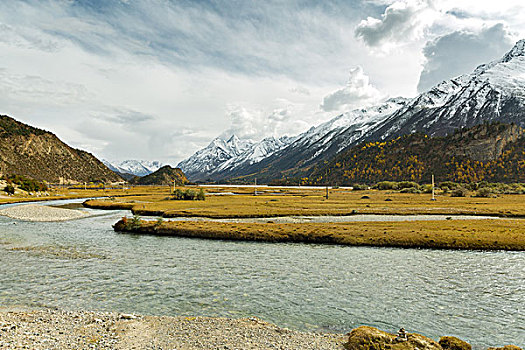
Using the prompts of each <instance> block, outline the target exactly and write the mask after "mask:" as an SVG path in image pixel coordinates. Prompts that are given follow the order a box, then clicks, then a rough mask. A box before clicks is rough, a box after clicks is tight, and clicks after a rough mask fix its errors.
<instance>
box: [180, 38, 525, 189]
mask: <svg viewBox="0 0 525 350" xmlns="http://www.w3.org/2000/svg"><path fill="white" fill-rule="evenodd" d="M524 107H525V40H520V41H518V42H517V43H516V45H515V46H514V47H513V48H512V49H511V50H510V51H509V52H508V53H506V54H505V55H504V56H503V57H502V58H501V59H498V60H495V61H493V62H490V63H487V64H483V65H480V66H479V67H477V68H476V69H475V70H474V71H473V72H472V73H470V74H465V75H462V76H459V77H456V78H454V79H450V80H447V81H443V82H442V83H440V84H438V85H436V86H434V87H433V88H431V89H430V90H428V91H426V92H423V93H421V94H420V95H418V96H416V97H414V98H411V99H404V98H393V99H389V100H387V101H384V102H383V103H381V104H379V105H377V106H374V107H371V108H366V109H357V110H353V111H348V112H345V113H342V114H340V115H338V116H336V117H335V118H333V119H332V120H330V121H328V122H326V123H323V124H321V125H319V126H317V127H312V128H311V129H310V130H308V131H306V132H304V133H302V134H300V135H298V136H295V137H290V138H283V139H274V140H279V142H275V141H274V142H268V143H269V146H268V148H264V149H265V150H266V151H265V152H263V153H260V154H259V157H250V156H249V155H248V153H250V152H251V150H253V149H254V147H255V145H257V144H259V143H254V142H252V141H242V140H239V139H238V138H237V137H235V136H232V138H231V139H229V140H228V141H225V140H222V139H220V138H217V139H215V140H213V141H212V143H210V145H208V146H207V147H205V148H204V149H201V150H199V151H197V152H196V153H195V154H194V155H192V156H191V157H189V158H188V159H186V160H184V161H182V162H180V163H179V165H178V166H179V167H180V168H182V170H183V171H184V172H185V173H186V174H187V176H188V178H189V179H190V180H192V181H204V180H214V181H236V182H243V181H252V180H253V178H254V177H257V179H260V181H266V182H269V181H271V180H275V179H286V178H297V177H303V176H308V175H309V174H310V173H311V172H312V171H313V169H314V167H316V166H317V167H318V168H319V167H320V166H319V165H320V164H324V162H328V161H330V160H331V159H332V158H333V157H334V156H335V155H337V154H339V153H341V152H342V151H344V150H348V149H350V148H352V147H355V146H356V145H359V144H362V143H366V142H378V141H387V140H391V139H395V138H396V137H399V136H402V135H406V134H413V133H423V134H426V135H428V136H430V137H436V136H445V135H447V134H450V133H453V132H454V131H455V130H457V129H461V128H470V127H473V126H476V125H479V124H483V123H487V122H488V123H492V122H502V123H508V124H510V123H514V124H516V125H517V126H520V127H523V126H525V108H524ZM232 139H233V140H232ZM265 140H267V139H265ZM265 140H262V141H261V143H266V142H267V141H265ZM234 145H237V146H236V147H233V146H234ZM241 145H242V146H241Z"/></svg>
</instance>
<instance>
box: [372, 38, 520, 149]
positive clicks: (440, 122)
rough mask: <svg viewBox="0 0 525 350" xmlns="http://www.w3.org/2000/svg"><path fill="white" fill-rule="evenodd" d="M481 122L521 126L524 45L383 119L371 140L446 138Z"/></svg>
mask: <svg viewBox="0 0 525 350" xmlns="http://www.w3.org/2000/svg"><path fill="white" fill-rule="evenodd" d="M484 122H502V123H516V124H517V125H520V126H525V40H520V41H518V43H517V44H516V45H515V46H514V47H513V48H512V50H510V51H509V52H508V53H507V54H505V55H504V56H503V58H501V59H499V60H496V61H493V62H491V63H488V64H484V65H481V66H479V67H478V68H476V69H475V70H474V72H473V73H471V74H470V75H463V76H460V77H458V78H455V79H452V80H449V81H445V82H443V83H441V84H439V85H437V86H435V87H434V88H432V89H431V90H430V91H428V92H425V93H423V94H421V95H419V96H418V97H416V98H415V99H413V100H412V101H410V103H408V104H407V105H406V106H405V107H404V108H402V109H400V110H399V111H397V112H396V113H394V114H392V115H391V116H390V117H388V118H387V119H386V120H385V122H384V123H383V124H382V125H381V126H380V127H379V128H377V129H376V130H374V131H373V133H372V134H371V136H370V139H372V140H387V139H389V138H392V137H397V136H400V135H404V134H408V133H412V132H416V131H420V132H425V133H427V134H429V135H432V136H434V135H446V134H448V133H450V132H452V131H454V130H455V129H458V128H462V127H467V128H468V127H472V126H474V125H478V124H482V123H484Z"/></svg>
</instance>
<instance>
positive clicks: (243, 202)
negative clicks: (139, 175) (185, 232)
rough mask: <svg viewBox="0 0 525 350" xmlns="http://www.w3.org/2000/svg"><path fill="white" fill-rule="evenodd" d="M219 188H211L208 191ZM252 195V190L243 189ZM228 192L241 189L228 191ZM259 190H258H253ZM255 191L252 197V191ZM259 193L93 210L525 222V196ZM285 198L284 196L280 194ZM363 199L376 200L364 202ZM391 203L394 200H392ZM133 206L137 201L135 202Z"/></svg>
mask: <svg viewBox="0 0 525 350" xmlns="http://www.w3.org/2000/svg"><path fill="white" fill-rule="evenodd" d="M218 190H219V189H206V191H207V192H211V191H218ZM242 190H243V191H245V192H246V191H247V189H242ZM222 191H224V192H229V191H235V192H237V191H236V190H235V189H233V190H232V189H229V188H227V189H222ZM251 191H253V190H251ZM251 191H250V192H251ZM268 191H271V192H272V193H264V194H261V195H258V196H254V195H253V194H244V195H225V196H211V195H208V196H207V197H206V201H175V200H166V196H167V194H150V195H146V196H140V197H134V196H131V197H125V198H116V199H114V200H92V201H89V202H88V206H90V207H93V208H108V209H115V208H119V207H120V208H122V209H129V208H130V207H131V208H132V211H133V213H134V214H137V215H162V216H164V217H167V218H169V217H195V216H204V217H210V218H242V217H275V216H287V215H351V214H355V213H361V214H423V215H424V214H444V215H460V214H464V215H494V216H507V217H525V196H523V195H501V196H499V197H497V198H474V197H449V196H445V195H441V196H438V197H437V201H431V200H430V195H429V194H408V193H397V192H389V191H376V190H369V191H349V190H342V189H340V190H331V192H330V195H329V199H328V200H327V199H325V198H324V191H323V190H307V189H304V190H303V189H298V190H296V189H292V190H287V189H281V190H275V189H271V190H268ZM276 193H279V194H276ZM363 196H368V197H370V198H369V199H362V197H363ZM387 199H391V201H386V200H387ZM133 201H136V202H135V203H134V202H133Z"/></svg>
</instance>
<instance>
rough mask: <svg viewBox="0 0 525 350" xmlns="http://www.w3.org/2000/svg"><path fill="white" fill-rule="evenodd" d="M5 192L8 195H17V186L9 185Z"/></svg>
mask: <svg viewBox="0 0 525 350" xmlns="http://www.w3.org/2000/svg"><path fill="white" fill-rule="evenodd" d="M4 191H5V192H6V193H7V194H15V186H13V185H11V184H8V185H7V186H6V187H5V188H4Z"/></svg>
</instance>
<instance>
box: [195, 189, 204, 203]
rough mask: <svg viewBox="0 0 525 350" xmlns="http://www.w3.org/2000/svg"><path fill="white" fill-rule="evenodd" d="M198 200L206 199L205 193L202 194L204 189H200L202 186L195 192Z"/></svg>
mask: <svg viewBox="0 0 525 350" xmlns="http://www.w3.org/2000/svg"><path fill="white" fill-rule="evenodd" d="M196 199H197V200H198V201H203V200H206V195H205V194H204V191H203V190H202V188H201V189H200V190H199V192H198V193H197V198H196Z"/></svg>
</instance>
